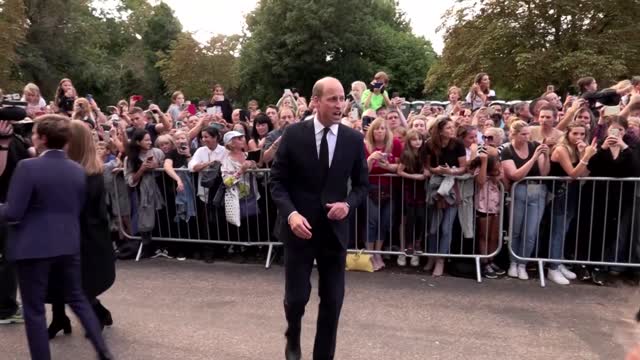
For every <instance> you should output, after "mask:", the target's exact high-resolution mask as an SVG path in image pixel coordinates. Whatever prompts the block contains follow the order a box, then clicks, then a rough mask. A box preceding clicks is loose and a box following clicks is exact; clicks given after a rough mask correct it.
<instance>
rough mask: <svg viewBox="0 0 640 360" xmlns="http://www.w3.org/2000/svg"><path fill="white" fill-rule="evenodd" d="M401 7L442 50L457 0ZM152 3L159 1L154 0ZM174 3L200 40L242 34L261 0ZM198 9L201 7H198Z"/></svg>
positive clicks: (403, 2) (417, 1)
mask: <svg viewBox="0 0 640 360" xmlns="http://www.w3.org/2000/svg"><path fill="white" fill-rule="evenodd" d="M399 1H400V8H401V9H402V10H403V11H404V12H405V13H406V14H407V17H408V18H409V20H410V21H411V26H412V27H413V32H414V33H415V34H417V35H422V36H424V37H425V38H426V39H428V40H431V43H432V45H433V48H434V50H435V51H436V52H437V53H438V54H441V53H442V47H443V41H442V34H441V33H436V28H437V27H438V26H439V25H440V24H441V23H442V20H441V16H442V15H443V14H444V12H445V11H446V10H447V9H448V8H449V7H451V6H452V5H453V4H454V3H455V0H428V1H427V0H399ZM151 2H152V3H153V2H155V1H153V0H152V1H151ZM164 2H165V3H166V4H168V5H169V6H171V8H172V9H173V10H174V11H175V14H176V16H177V17H178V19H180V22H181V23H182V26H183V27H184V29H185V30H187V31H190V32H193V33H194V37H195V38H196V39H197V40H198V41H202V42H204V41H206V40H208V39H209V38H210V37H211V35H213V34H224V35H231V34H240V33H241V32H242V27H243V25H244V15H246V14H247V13H249V12H251V10H253V9H254V8H255V6H256V3H257V0H164ZM194 9H197V10H194Z"/></svg>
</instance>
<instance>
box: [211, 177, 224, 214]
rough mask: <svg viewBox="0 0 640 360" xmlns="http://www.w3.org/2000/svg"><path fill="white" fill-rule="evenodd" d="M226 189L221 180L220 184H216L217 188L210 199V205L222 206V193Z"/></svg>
mask: <svg viewBox="0 0 640 360" xmlns="http://www.w3.org/2000/svg"><path fill="white" fill-rule="evenodd" d="M226 190H227V186H226V185H225V184H224V183H223V182H220V185H218V190H217V191H216V194H215V195H214V196H213V199H212V200H211V206H213V207H214V208H221V207H223V206H224V193H225V191H226Z"/></svg>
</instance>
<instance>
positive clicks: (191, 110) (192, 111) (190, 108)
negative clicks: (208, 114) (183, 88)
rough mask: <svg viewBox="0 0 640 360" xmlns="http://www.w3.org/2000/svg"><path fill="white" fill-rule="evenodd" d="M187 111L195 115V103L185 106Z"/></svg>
mask: <svg viewBox="0 0 640 360" xmlns="http://www.w3.org/2000/svg"><path fill="white" fill-rule="evenodd" d="M187 111H188V112H189V114H191V115H195V114H196V112H197V109H196V105H195V104H189V106H187Z"/></svg>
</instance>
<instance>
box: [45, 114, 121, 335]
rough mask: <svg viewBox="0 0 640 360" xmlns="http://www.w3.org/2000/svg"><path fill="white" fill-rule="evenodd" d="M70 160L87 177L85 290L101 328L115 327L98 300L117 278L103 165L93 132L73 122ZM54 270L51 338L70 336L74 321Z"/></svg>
mask: <svg viewBox="0 0 640 360" xmlns="http://www.w3.org/2000/svg"><path fill="white" fill-rule="evenodd" d="M67 156H68V157H69V159H71V160H73V161H75V162H77V163H78V164H80V165H81V166H82V167H83V168H84V170H85V173H86V174H87V194H86V198H85V205H84V209H83V211H82V215H81V218H80V234H81V239H80V254H81V259H82V261H81V264H82V287H83V290H84V292H85V295H86V296H87V299H88V300H89V302H90V303H91V305H92V307H93V310H94V312H95V313H96V316H97V317H98V320H99V321H100V324H101V326H102V327H104V326H110V325H112V324H113V320H112V319H111V313H110V312H109V310H107V309H106V308H105V307H104V306H102V304H101V303H100V301H99V300H98V299H97V297H98V296H99V295H100V294H102V293H104V292H105V291H107V290H108V289H109V288H110V287H111V285H113V283H114V281H115V277H116V270H115V254H114V251H113V245H112V243H111V237H110V231H109V218H108V215H107V204H106V197H105V188H104V178H103V175H102V172H103V162H102V160H101V159H100V158H99V157H98V153H97V150H96V145H95V143H94V141H93V136H92V135H91V131H89V129H87V127H86V126H85V125H84V123H83V122H82V121H79V120H73V121H71V138H70V140H69V143H68V145H67ZM58 276H59V273H58V272H56V271H55V269H54V270H52V273H51V280H50V282H49V283H50V284H51V285H50V286H49V293H48V295H49V300H50V301H51V308H52V311H53V318H52V321H51V325H49V330H48V331H49V338H50V339H51V338H54V337H55V336H56V334H57V333H58V332H59V331H60V330H64V333H65V334H69V333H71V322H70V321H69V318H68V317H67V316H66V314H65V311H64V298H63V296H62V293H60V289H61V288H62V287H63V286H62V285H61V281H62V280H61V279H62V278H61V277H58Z"/></svg>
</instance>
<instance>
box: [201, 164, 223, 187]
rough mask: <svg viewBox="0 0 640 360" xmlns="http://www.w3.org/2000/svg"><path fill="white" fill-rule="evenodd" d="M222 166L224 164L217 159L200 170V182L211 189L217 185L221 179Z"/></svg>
mask: <svg viewBox="0 0 640 360" xmlns="http://www.w3.org/2000/svg"><path fill="white" fill-rule="evenodd" d="M221 166H222V164H220V162H219V161H216V162H214V163H213V164H211V165H209V167H208V168H206V169H204V170H203V171H202V172H200V184H201V185H202V187H204V188H207V189H211V188H213V187H214V186H215V185H216V182H217V181H219V179H220V167H221Z"/></svg>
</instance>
